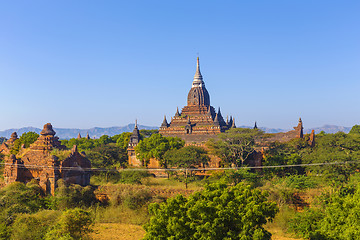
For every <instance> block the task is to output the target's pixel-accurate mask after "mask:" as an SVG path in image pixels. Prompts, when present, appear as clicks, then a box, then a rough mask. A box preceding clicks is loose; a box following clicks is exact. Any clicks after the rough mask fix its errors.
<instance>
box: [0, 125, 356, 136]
mask: <svg viewBox="0 0 360 240" xmlns="http://www.w3.org/2000/svg"><path fill="white" fill-rule="evenodd" d="M134 127H135V124H128V125H126V126H123V127H108V128H99V127H94V128H89V129H78V128H54V130H55V132H56V136H58V137H59V138H60V139H70V138H76V137H77V135H78V134H79V133H80V135H81V136H82V137H85V136H86V134H87V133H89V136H90V138H99V137H101V136H102V135H108V136H114V135H116V134H120V133H123V132H132V131H133V130H134ZM138 127H139V129H147V130H150V129H158V127H152V126H144V125H138ZM240 127H244V128H251V127H249V126H240ZM260 129H261V130H263V131H265V132H267V133H278V132H287V131H290V129H281V128H265V127H260ZM313 129H314V130H315V133H319V132H321V131H324V132H326V133H337V132H345V133H348V132H349V131H350V130H351V127H342V126H336V125H324V126H323V127H318V128H313ZM311 130H312V129H304V133H311ZM40 131H41V129H40V128H34V127H23V128H20V129H15V128H13V129H7V130H4V131H0V137H6V138H10V135H11V133H13V132H17V134H18V136H21V134H23V133H24V132H36V133H40Z"/></svg>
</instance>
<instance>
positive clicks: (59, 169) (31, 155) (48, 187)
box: [2, 123, 91, 194]
mask: <svg viewBox="0 0 360 240" xmlns="http://www.w3.org/2000/svg"><path fill="white" fill-rule="evenodd" d="M55 134H56V133H55V131H54V130H53V128H52V125H51V124H50V123H47V124H45V125H44V129H43V130H42V131H41V132H40V136H39V137H38V139H37V140H36V141H35V142H34V143H32V144H31V145H30V147H29V148H21V149H20V152H19V153H18V154H17V155H16V156H15V155H13V154H10V150H11V149H12V145H11V144H10V142H14V141H15V140H16V139H17V134H16V133H13V134H12V135H11V139H10V140H11V141H10V140H9V141H8V142H7V145H2V147H3V148H4V147H6V149H4V150H5V151H4V152H5V153H6V152H7V153H9V154H7V155H6V156H5V169H4V181H5V184H9V183H12V182H16V181H19V182H24V183H27V182H29V181H31V180H32V179H36V180H37V181H38V182H39V185H40V187H41V188H42V189H43V190H44V192H46V193H50V194H54V191H55V188H56V181H57V180H58V179H60V178H62V179H64V180H65V181H66V182H68V183H74V184H80V185H82V186H86V185H89V184H90V170H89V169H90V168H91V162H90V161H89V160H88V159H87V158H86V156H85V154H84V153H79V152H78V150H77V147H76V146H74V147H73V149H72V150H71V152H70V154H69V155H68V157H66V158H65V159H64V160H62V161H61V160H59V158H58V157H57V156H55V155H53V154H54V152H53V150H54V149H57V150H64V149H65V146H63V145H61V142H60V141H59V138H58V137H56V136H55ZM64 153H65V152H64Z"/></svg>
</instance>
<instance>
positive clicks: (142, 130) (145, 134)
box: [140, 129, 159, 138]
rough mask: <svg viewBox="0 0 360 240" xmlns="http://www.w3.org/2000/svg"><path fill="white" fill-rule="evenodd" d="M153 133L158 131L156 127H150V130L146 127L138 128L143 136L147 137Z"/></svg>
mask: <svg viewBox="0 0 360 240" xmlns="http://www.w3.org/2000/svg"><path fill="white" fill-rule="evenodd" d="M155 133H159V130H158V129H151V130H147V129H141V130H140V135H141V136H142V137H143V138H147V137H150V136H151V135H153V134H155Z"/></svg>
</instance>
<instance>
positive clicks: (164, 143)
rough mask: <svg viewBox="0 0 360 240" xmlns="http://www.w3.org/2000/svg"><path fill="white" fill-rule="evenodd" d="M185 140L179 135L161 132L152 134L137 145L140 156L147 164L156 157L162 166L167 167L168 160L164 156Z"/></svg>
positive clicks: (182, 144) (181, 145)
mask: <svg viewBox="0 0 360 240" xmlns="http://www.w3.org/2000/svg"><path fill="white" fill-rule="evenodd" d="M184 144H185V142H184V141H183V140H181V139H180V138H178V137H163V136H162V135H161V134H159V133H155V134H152V135H151V136H150V137H148V138H145V139H143V140H141V141H140V142H139V144H138V145H137V146H136V147H135V152H136V154H137V156H138V158H139V159H140V160H141V161H142V162H143V163H144V165H147V164H148V162H149V161H150V158H156V159H157V160H159V161H160V164H161V166H163V167H165V168H167V162H166V161H165V159H164V158H163V156H164V154H165V153H166V151H168V150H172V149H179V148H181V147H183V146H184Z"/></svg>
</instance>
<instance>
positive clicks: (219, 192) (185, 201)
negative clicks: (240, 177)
mask: <svg viewBox="0 0 360 240" xmlns="http://www.w3.org/2000/svg"><path fill="white" fill-rule="evenodd" d="M277 211H278V208H277V206H276V204H275V203H273V202H268V201H267V195H266V193H264V192H261V191H260V190H257V189H252V188H251V187H250V186H247V185H244V184H242V183H240V184H238V185H236V186H233V187H228V186H227V185H226V184H223V183H215V184H210V185H207V186H205V189H204V190H203V191H202V192H196V193H194V194H192V195H190V196H189V197H188V198H185V197H183V196H182V195H178V196H177V197H175V198H170V199H168V200H167V201H166V202H165V203H161V204H158V203H154V204H151V205H150V206H149V212H150V215H151V218H150V221H149V223H148V224H146V225H145V227H144V228H145V230H146V235H145V238H144V239H159V240H162V239H164V240H165V239H173V240H177V239H179V240H180V239H181V240H186V239H227V240H230V239H233V240H236V239H242V240H254V239H258V240H260V239H261V240H266V239H270V238H271V233H269V232H268V231H267V230H265V229H264V227H263V225H264V224H266V223H267V221H271V220H272V219H273V218H274V217H275V214H276V213H277Z"/></svg>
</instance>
